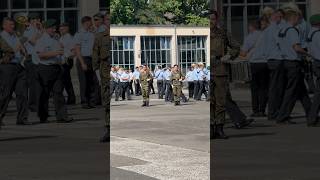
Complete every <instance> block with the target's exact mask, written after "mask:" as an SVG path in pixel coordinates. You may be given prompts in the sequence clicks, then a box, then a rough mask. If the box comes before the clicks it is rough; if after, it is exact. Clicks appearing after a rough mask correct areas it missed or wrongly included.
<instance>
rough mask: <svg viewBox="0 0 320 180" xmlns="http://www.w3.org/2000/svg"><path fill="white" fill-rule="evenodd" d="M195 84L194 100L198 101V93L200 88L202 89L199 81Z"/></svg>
mask: <svg viewBox="0 0 320 180" xmlns="http://www.w3.org/2000/svg"><path fill="white" fill-rule="evenodd" d="M193 84H194V89H193V93H194V94H193V96H194V97H193V99H197V98H198V93H199V88H200V83H199V81H193Z"/></svg>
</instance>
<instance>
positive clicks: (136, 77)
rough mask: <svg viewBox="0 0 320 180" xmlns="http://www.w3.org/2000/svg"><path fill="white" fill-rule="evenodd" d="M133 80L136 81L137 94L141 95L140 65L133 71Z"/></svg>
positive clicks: (135, 89) (135, 90)
mask: <svg viewBox="0 0 320 180" xmlns="http://www.w3.org/2000/svg"><path fill="white" fill-rule="evenodd" d="M133 81H134V92H135V94H136V96H140V95H141V88H140V70H139V67H136V68H135V70H134V72H133Z"/></svg>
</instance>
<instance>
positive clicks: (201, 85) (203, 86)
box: [197, 80, 208, 100]
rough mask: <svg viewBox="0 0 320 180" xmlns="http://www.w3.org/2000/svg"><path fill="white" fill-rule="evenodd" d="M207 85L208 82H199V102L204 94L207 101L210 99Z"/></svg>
mask: <svg viewBox="0 0 320 180" xmlns="http://www.w3.org/2000/svg"><path fill="white" fill-rule="evenodd" d="M206 83H207V81H206V80H202V81H199V91H198V95H197V100H201V96H202V94H204V95H205V97H206V99H207V98H208V93H207V90H206Z"/></svg>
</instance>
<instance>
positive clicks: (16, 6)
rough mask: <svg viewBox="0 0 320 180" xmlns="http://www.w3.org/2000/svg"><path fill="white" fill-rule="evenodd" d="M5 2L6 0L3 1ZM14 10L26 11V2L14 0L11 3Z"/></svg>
mask: <svg viewBox="0 0 320 180" xmlns="http://www.w3.org/2000/svg"><path fill="white" fill-rule="evenodd" d="M1 1H4V0H1ZM11 7H12V9H25V8H26V1H25V0H12V1H11Z"/></svg>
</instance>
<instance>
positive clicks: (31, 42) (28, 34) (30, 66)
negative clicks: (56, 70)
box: [23, 13, 43, 112]
mask: <svg viewBox="0 0 320 180" xmlns="http://www.w3.org/2000/svg"><path fill="white" fill-rule="evenodd" d="M28 18H29V26H28V27H27V29H26V30H25V31H24V33H23V37H25V38H26V39H27V42H25V43H24V46H25V48H26V50H27V54H28V57H27V59H28V60H29V59H31V61H27V62H26V70H27V82H28V90H29V92H28V93H29V94H28V97H29V98H28V100H29V102H28V104H29V108H30V110H31V111H33V112H36V111H37V108H38V104H37V103H38V102H39V92H38V89H39V88H40V85H39V80H38V75H37V66H38V64H39V57H38V55H37V54H36V53H35V51H34V46H35V44H36V42H37V40H38V39H39V38H40V37H41V35H42V33H43V27H42V24H41V18H40V16H39V14H37V13H30V14H29V16H28Z"/></svg>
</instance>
